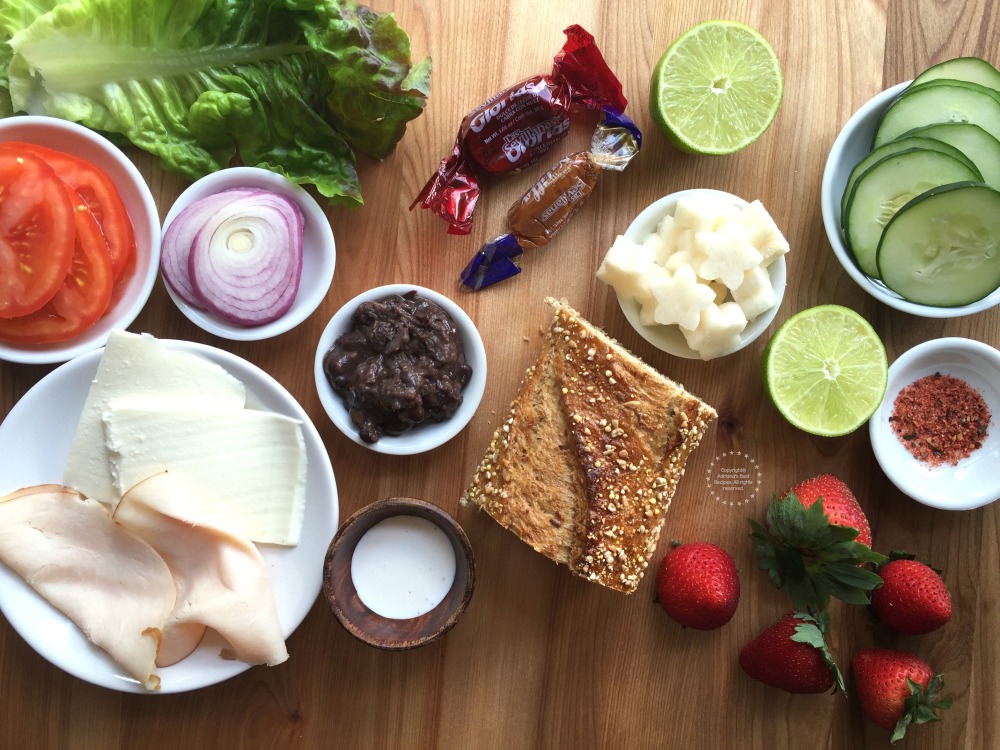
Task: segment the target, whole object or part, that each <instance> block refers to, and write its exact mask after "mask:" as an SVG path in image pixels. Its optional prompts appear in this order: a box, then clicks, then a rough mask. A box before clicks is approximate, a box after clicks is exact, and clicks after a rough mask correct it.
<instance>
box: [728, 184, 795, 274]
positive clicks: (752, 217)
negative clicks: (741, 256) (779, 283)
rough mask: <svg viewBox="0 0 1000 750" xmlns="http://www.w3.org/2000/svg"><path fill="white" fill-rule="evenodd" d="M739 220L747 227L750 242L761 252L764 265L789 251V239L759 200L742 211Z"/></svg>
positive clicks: (762, 264)
mask: <svg viewBox="0 0 1000 750" xmlns="http://www.w3.org/2000/svg"><path fill="white" fill-rule="evenodd" d="M738 221H739V223H740V224H742V225H743V226H744V227H745V228H746V230H747V233H748V235H749V241H750V244H751V245H753V246H754V247H755V248H757V250H758V251H759V252H760V254H761V256H762V261H761V266H762V267H764V268H766V267H767V266H768V265H769V264H770V263H771V261H773V260H774V259H775V258H777V257H779V256H781V255H784V254H785V253H787V252H788V241H787V240H786V239H785V236H784V235H783V234H782V233H781V230H780V229H778V225H777V224H775V223H774V219H773V218H771V214H769V213H768V212H767V209H766V208H764V204H763V203H761V202H760V201H759V200H755V201H753V202H752V203H750V204H749V205H748V206H747V207H746V208H744V209H743V210H742V211H740V214H739V219H738Z"/></svg>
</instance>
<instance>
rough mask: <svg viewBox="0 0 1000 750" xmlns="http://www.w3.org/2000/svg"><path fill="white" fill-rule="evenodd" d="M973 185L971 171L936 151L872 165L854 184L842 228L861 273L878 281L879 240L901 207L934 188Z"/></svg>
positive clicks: (913, 152)
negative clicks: (965, 183) (957, 184)
mask: <svg viewBox="0 0 1000 750" xmlns="http://www.w3.org/2000/svg"><path fill="white" fill-rule="evenodd" d="M974 181H976V176H975V173H974V172H973V171H972V170H971V169H969V168H968V167H967V166H965V165H964V164H962V162H960V161H959V160H958V159H955V158H952V157H951V156H948V155H947V154H942V153H940V152H938V151H927V150H924V149H911V150H909V151H902V152H900V153H898V154H893V155H892V156H887V157H885V158H884V159H882V160H880V161H877V162H875V164H874V165H872V166H871V167H869V168H868V169H867V170H865V172H864V173H863V174H862V175H861V176H860V177H858V180H857V182H856V183H855V184H854V194H853V195H852V196H851V198H850V201H849V202H848V204H847V221H846V222H845V225H844V229H845V234H846V237H847V244H848V245H849V246H850V248H851V251H852V252H853V253H854V259H855V260H856V261H857V263H858V266H859V267H860V268H861V270H862V271H864V272H865V273H866V274H868V275H869V276H872V277H874V278H878V275H879V274H878V263H877V262H876V258H875V256H876V253H877V251H878V243H879V238H880V237H881V236H882V229H883V227H885V225H886V224H888V223H889V220H890V219H891V218H892V217H893V215H894V214H895V213H896V211H898V210H899V208H900V207H901V206H903V205H904V204H905V203H908V202H909V201H910V200H912V199H913V198H914V197H915V196H917V195H920V193H923V192H924V191H926V190H930V189H931V188H933V187H937V186H939V185H946V184H948V183H950V182H974Z"/></svg>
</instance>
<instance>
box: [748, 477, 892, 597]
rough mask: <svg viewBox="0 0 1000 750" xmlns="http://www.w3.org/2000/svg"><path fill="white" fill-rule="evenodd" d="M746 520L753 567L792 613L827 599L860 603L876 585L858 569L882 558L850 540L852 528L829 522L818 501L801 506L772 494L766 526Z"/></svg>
mask: <svg viewBox="0 0 1000 750" xmlns="http://www.w3.org/2000/svg"><path fill="white" fill-rule="evenodd" d="M747 520H748V522H749V523H750V529H751V532H750V539H751V542H752V544H753V549H754V557H755V559H756V562H757V567H758V568H761V569H762V570H766V571H767V574H768V576H769V577H770V579H771V583H773V584H774V586H775V588H777V589H784V590H785V592H786V593H787V594H788V595H789V596H790V597H791V599H792V603H793V605H794V606H795V608H796V609H798V610H806V609H810V608H812V609H815V610H823V609H825V608H826V606H827V605H828V604H829V602H830V598H831V597H835V598H837V599H840V600H842V601H844V602H847V603H848V604H859V605H865V604H868V603H869V594H868V592H870V591H871V590H872V589H874V588H877V587H878V586H880V585H881V584H882V579H881V578H880V577H879V576H878V575H877V574H875V573H874V572H872V571H871V570H869V569H867V568H866V567H863V566H864V565H866V564H868V563H873V564H880V563H883V562H885V561H886V559H887V558H886V556H885V555H883V554H881V553H878V552H875V551H873V550H872V549H871V548H869V547H868V546H867V545H865V544H862V543H861V542H858V541H855V540H856V538H857V536H858V530H857V529H855V528H852V527H850V526H838V525H834V524H831V523H830V519H829V517H828V516H827V515H826V513H825V512H824V510H823V499H822V498H820V499H819V500H817V501H816V502H815V503H813V504H812V505H810V506H809V507H808V508H806V507H805V506H804V505H803V504H802V502H801V501H800V500H799V499H798V497H797V496H796V495H795V493H792V492H790V493H789V494H788V495H786V496H785V498H784V499H782V498H780V497H779V496H777V495H774V496H773V497H772V499H771V504H770V506H769V507H768V510H767V518H766V520H767V525H766V526H764V525H762V524H761V523H759V522H758V521H756V520H754V519H752V518H748V519H747Z"/></svg>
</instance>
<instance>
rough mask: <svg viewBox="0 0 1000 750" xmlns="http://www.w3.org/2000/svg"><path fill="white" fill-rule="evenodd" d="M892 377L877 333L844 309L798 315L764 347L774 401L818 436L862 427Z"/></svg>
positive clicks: (827, 308)
mask: <svg viewBox="0 0 1000 750" xmlns="http://www.w3.org/2000/svg"><path fill="white" fill-rule="evenodd" d="M888 377H889V364H888V361H887V360H886V356H885V347H884V346H883V344H882V340H881V339H880V338H879V336H878V334H877V333H875V329H874V328H872V327H871V324H869V323H868V321H867V320H865V319H864V318H862V317H861V316H860V315H858V313H856V312H854V310H851V309H850V308H847V307H841V306H840V305H820V306H818V307H810V308H807V309H805V310H802V311H801V312H798V313H796V314H795V315H793V316H792V317H791V318H789V319H788V320H786V321H785V322H784V323H783V324H782V325H781V327H780V328H778V330H777V331H775V333H774V336H772V337H771V340H770V341H769V342H768V344H767V346H766V347H765V349H764V386H765V387H766V388H767V393H768V395H769V396H770V397H771V401H772V402H773V403H774V405H775V407H777V409H778V411H779V412H781V414H782V416H784V417H785V419H787V420H788V421H789V422H790V423H791V424H793V425H794V426H795V427H798V428H799V429H800V430H803V431H805V432H808V433H811V434H813V435H823V436H835V435H846V434H848V433H850V432H854V431H855V430H856V429H858V428H859V427H861V425H863V424H864V423H865V422H867V421H868V419H869V417H871V415H872V414H874V413H875V410H876V409H878V407H879V404H881V403H882V397H883V396H884V395H885V387H886V383H887V381H888Z"/></svg>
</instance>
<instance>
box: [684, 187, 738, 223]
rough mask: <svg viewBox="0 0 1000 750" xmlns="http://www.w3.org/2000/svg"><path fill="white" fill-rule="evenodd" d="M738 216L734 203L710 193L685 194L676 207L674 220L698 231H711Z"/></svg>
mask: <svg viewBox="0 0 1000 750" xmlns="http://www.w3.org/2000/svg"><path fill="white" fill-rule="evenodd" d="M738 216H739V210H738V209H737V208H736V207H735V206H734V205H732V203H730V202H729V201H725V200H719V198H718V197H717V196H714V195H712V194H710V193H693V194H690V195H683V196H681V197H680V198H678V199H677V207H676V208H675V209H674V222H675V223H676V224H677V225H678V226H681V227H684V228H685V229H693V230H694V231H696V232H711V231H713V230H715V229H718V228H719V227H720V226H721V225H722V224H724V223H726V222H727V221H731V220H735V219H736V218H737V217H738Z"/></svg>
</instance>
